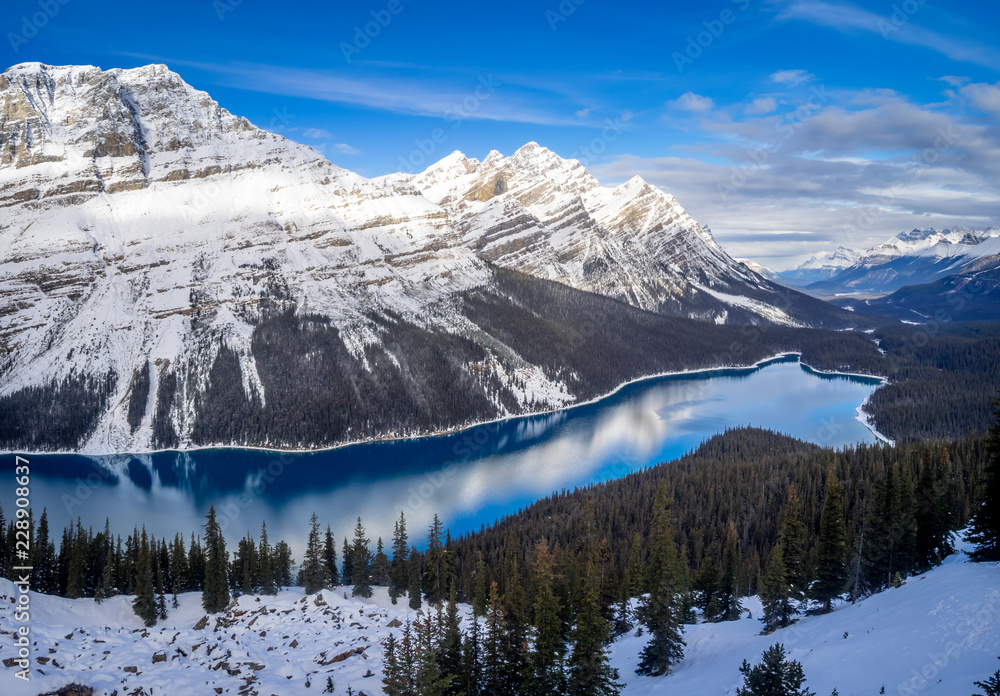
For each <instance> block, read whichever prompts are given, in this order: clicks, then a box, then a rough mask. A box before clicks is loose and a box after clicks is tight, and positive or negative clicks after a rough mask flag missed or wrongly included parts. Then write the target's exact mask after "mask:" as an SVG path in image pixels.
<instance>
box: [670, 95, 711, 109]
mask: <svg viewBox="0 0 1000 696" xmlns="http://www.w3.org/2000/svg"><path fill="white" fill-rule="evenodd" d="M667 106H669V107H670V108H672V109H680V110H681V111H708V110H709V109H711V108H714V107H715V102H714V101H712V100H711V98H709V97H703V96H701V95H700V94H695V93H694V92H685V93H684V94H682V95H681V96H679V97H678V98H677V99H674V100H673V101H670V102H667Z"/></svg>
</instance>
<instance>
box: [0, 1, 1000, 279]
mask: <svg viewBox="0 0 1000 696" xmlns="http://www.w3.org/2000/svg"><path fill="white" fill-rule="evenodd" d="M2 28H3V31H4V33H5V35H6V40H5V41H4V42H3V48H2V50H5V51H6V52H7V56H6V58H7V60H6V64H7V65H14V64H16V63H20V62H25V61H41V62H45V63H50V64H56V65H60V64H94V65H99V66H101V67H103V68H112V67H135V66H138V65H143V64H146V63H151V62H157V63H166V64H167V65H168V66H170V67H171V68H172V69H174V70H175V71H177V72H178V73H180V74H181V76H182V77H184V79H185V80H187V81H188V82H189V83H191V84H192V85H194V86H196V87H198V88H200V89H204V90H206V91H207V92H209V93H210V94H211V95H212V96H213V97H214V98H215V99H216V100H218V101H219V103H220V104H221V105H222V106H223V107H225V108H227V109H229V110H230V111H232V112H234V113H236V114H239V115H242V116H246V117H247V118H249V119H250V120H251V121H253V122H254V123H256V124H257V125H259V126H261V127H263V128H267V129H269V130H274V131H278V132H281V133H283V134H284V135H286V136H288V137H289V138H292V139H293V140H296V141H299V142H302V143H306V144H308V145H311V146H313V147H315V148H316V149H318V150H320V151H322V152H324V153H325V154H326V155H327V156H328V157H329V158H330V159H331V160H333V161H334V162H336V163H337V164H340V165H341V166H344V167H347V168H349V169H352V170H354V171H357V172H359V173H361V174H364V175H366V176H376V175H380V174H385V173H388V172H392V171H398V170H411V171H419V170H421V169H423V168H424V167H425V166H427V164H429V163H431V162H433V161H436V160H437V159H440V158H441V157H443V156H445V155H447V154H448V153H450V152H451V151H453V150H461V151H463V152H465V153H466V154H467V155H469V156H471V157H480V158H481V157H484V156H485V155H486V154H487V153H488V152H489V151H490V150H492V149H497V150H500V151H501V152H503V153H505V154H509V153H511V152H513V151H514V150H516V149H517V148H518V147H520V146H521V145H523V144H524V143H526V142H529V141H537V142H539V143H541V144H542V145H544V146H546V147H549V148H550V149H552V150H554V151H556V152H557V153H559V154H560V155H562V156H564V157H575V158H577V159H580V160H582V161H583V162H584V163H585V164H586V165H587V166H588V167H589V168H590V169H591V171H592V172H593V173H594V174H595V175H596V176H598V178H600V179H601V180H602V181H604V182H606V183H616V182H620V181H623V180H626V179H628V178H630V177H631V176H632V175H634V174H637V173H638V174H641V175H642V176H643V177H644V178H646V179H647V180H648V181H650V182H651V183H654V184H656V185H658V186H660V187H662V188H664V189H665V190H668V191H670V192H671V193H673V194H674V195H676V196H677V198H678V200H679V201H680V202H681V204H682V205H684V206H685V207H686V208H687V209H688V210H689V212H691V214H692V215H693V216H694V217H695V218H696V219H698V220H699V221H700V222H702V223H703V224H707V225H708V226H710V227H711V228H712V230H713V232H714V233H715V235H716V237H717V238H718V239H719V241H720V242H721V243H722V244H723V245H724V246H725V247H726V248H727V249H728V250H729V251H730V252H731V253H733V254H734V255H736V256H740V257H749V258H754V259H757V260H760V261H762V262H764V263H767V264H769V265H772V266H773V267H777V268H781V267H785V266H788V265H792V264H794V263H795V262H797V261H799V260H801V259H803V258H805V257H807V256H809V255H811V254H813V253H816V252H818V251H822V250H824V249H828V248H830V249H832V248H835V247H836V246H837V245H839V244H844V245H846V246H851V247H858V248H860V247H866V246H869V245H870V244H872V243H875V242H878V241H881V240H882V239H884V238H886V237H888V236H890V235H891V234H894V233H896V232H898V231H900V230H902V229H909V228H912V227H918V226H919V227H928V226H935V227H939V228H940V227H942V226H950V225H953V224H961V225H967V226H971V227H983V226H984V225H986V224H991V223H993V224H1000V186H998V183H1000V127H998V120H1000V85H998V80H1000V50H998V48H997V47H996V45H995V44H996V39H997V37H998V36H1000V31H998V29H1000V13H998V12H997V11H996V9H995V5H994V4H993V3H987V2H957V3H956V2H951V3H943V2H940V0H927V1H926V2H921V0H908V1H902V2H901V1H897V2H864V3H860V2H852V3H847V2H833V1H832V0H831V1H827V0H715V1H710V2H704V3H674V2H667V3H663V4H660V5H658V6H655V7H651V6H649V5H648V4H646V3H633V2H623V1H618V2H606V1H605V0H584V1H583V2H578V1H574V0H563V1H562V2H559V1H558V0H552V1H544V0H543V1H540V2H534V3H531V2H519V1H518V0H510V1H509V2H506V3H496V4H493V5H490V4H473V3H467V2H462V3H459V2H433V3H432V2H421V0H362V1H360V2H350V3H336V2H322V3H321V2H316V3H311V2H297V3H292V2H289V3H284V4H279V3H273V2H269V3H267V2H262V1H261V0H214V1H213V0H196V1H192V0H179V1H174V2H169V3H166V2H158V3H121V2H101V1H97V0H41V1H39V0H34V1H30V0H8V1H7V2H6V3H5V12H4V15H3V20H2Z"/></svg>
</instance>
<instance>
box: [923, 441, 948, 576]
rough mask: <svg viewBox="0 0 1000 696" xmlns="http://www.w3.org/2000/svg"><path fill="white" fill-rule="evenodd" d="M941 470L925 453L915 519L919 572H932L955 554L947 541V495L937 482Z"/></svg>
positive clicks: (927, 453) (927, 452)
mask: <svg viewBox="0 0 1000 696" xmlns="http://www.w3.org/2000/svg"><path fill="white" fill-rule="evenodd" d="M937 470H938V467H937V465H936V463H934V462H932V461H931V458H930V452H929V451H925V452H924V456H923V457H922V458H921V462H920V474H919V478H918V480H917V489H916V496H915V497H916V502H915V506H916V509H915V517H916V523H917V530H916V563H915V566H916V568H917V569H918V570H921V571H925V570H929V569H930V568H932V567H933V566H936V565H938V564H939V563H940V562H941V561H942V559H944V557H945V556H947V555H948V554H950V553H951V552H952V549H951V545H950V543H949V542H948V536H949V532H950V531H951V530H950V524H949V519H948V518H949V515H948V510H947V509H946V507H945V495H944V491H943V490H942V487H941V484H940V483H939V482H938V480H937Z"/></svg>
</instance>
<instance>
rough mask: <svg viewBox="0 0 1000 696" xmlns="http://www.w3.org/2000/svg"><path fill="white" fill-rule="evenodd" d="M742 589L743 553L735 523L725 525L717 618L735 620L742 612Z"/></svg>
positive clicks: (730, 522)
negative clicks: (724, 543)
mask: <svg viewBox="0 0 1000 696" xmlns="http://www.w3.org/2000/svg"><path fill="white" fill-rule="evenodd" d="M742 590H743V554H742V552H741V550H740V540H739V537H738V536H737V535H736V525H735V524H734V523H733V521H732V520H730V521H729V524H728V525H727V526H726V545H725V550H724V551H723V556H722V581H721V582H720V583H719V620H720V621H736V620H737V619H739V618H740V615H741V614H742V613H743V605H742V604H741V603H740V596H741V595H742V593H743V592H742Z"/></svg>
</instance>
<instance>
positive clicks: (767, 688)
mask: <svg viewBox="0 0 1000 696" xmlns="http://www.w3.org/2000/svg"><path fill="white" fill-rule="evenodd" d="M785 657H786V656H785V646H783V645H782V644H781V643H775V644H774V645H772V646H771V647H770V648H768V649H767V650H765V651H764V655H763V659H762V660H761V661H760V662H759V663H758V664H756V665H754V666H752V667H751V666H750V664H749V663H747V661H746V660H743V666H742V667H740V673H741V674H742V675H743V686H741V687H740V688H738V689H737V690H736V696H814V694H813V692H811V691H809V689H807V688H805V687H803V686H802V682H804V681H805V680H806V677H805V672H803V671H802V665H801V664H799V662H797V661H795V660H786V659H785Z"/></svg>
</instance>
